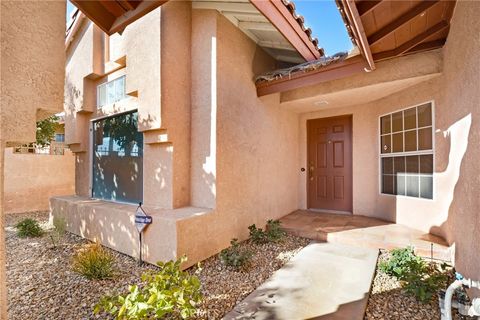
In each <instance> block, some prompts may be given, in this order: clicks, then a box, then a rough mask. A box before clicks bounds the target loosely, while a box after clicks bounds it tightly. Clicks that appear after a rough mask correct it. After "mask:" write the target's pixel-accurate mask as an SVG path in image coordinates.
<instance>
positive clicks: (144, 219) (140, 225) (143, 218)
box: [135, 202, 153, 265]
mask: <svg viewBox="0 0 480 320" xmlns="http://www.w3.org/2000/svg"><path fill="white" fill-rule="evenodd" d="M152 222H153V218H152V217H151V216H149V215H147V214H146V213H145V211H144V210H143V208H142V203H141V202H140V203H139V204H138V208H137V211H136V212H135V227H136V228H137V230H138V240H139V241H138V242H139V246H140V247H139V248H138V249H139V250H138V252H139V258H138V263H139V264H140V265H141V264H142V263H143V261H142V233H143V231H144V230H145V228H146V227H147V226H148V225H149V224H152Z"/></svg>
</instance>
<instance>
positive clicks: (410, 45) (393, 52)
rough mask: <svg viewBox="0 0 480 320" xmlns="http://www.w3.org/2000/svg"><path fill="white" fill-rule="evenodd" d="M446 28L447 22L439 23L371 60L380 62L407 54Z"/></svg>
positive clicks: (377, 54)
mask: <svg viewBox="0 0 480 320" xmlns="http://www.w3.org/2000/svg"><path fill="white" fill-rule="evenodd" d="M448 27H449V24H448V22H446V21H440V22H439V23H437V24H436V25H434V26H433V27H431V28H429V29H428V30H426V31H425V32H423V33H421V34H419V35H418V36H416V37H415V38H413V39H411V40H409V41H407V42H405V43H404V44H402V45H401V46H399V47H398V48H396V49H393V50H389V51H384V52H380V53H376V54H374V55H373V59H374V60H375V61H380V60H385V59H388V58H392V57H396V56H399V55H402V54H404V53H406V52H408V51H409V50H411V49H412V48H414V47H416V46H418V45H419V44H421V43H422V42H423V41H425V40H427V39H428V38H429V37H431V36H433V35H434V34H436V33H438V32H440V31H442V30H444V29H446V28H448Z"/></svg>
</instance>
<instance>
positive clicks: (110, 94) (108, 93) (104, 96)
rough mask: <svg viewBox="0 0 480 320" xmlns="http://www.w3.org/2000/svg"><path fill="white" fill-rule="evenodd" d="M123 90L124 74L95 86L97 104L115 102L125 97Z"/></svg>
mask: <svg viewBox="0 0 480 320" xmlns="http://www.w3.org/2000/svg"><path fill="white" fill-rule="evenodd" d="M125 92H126V90H125V76H121V77H119V78H117V79H115V80H112V81H110V82H106V83H103V84H101V85H99V86H98V87H97V106H98V107H102V106H104V105H106V104H112V103H116V102H118V101H120V100H122V99H125V98H126V97H127V95H126V93H125Z"/></svg>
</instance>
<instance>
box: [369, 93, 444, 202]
mask: <svg viewBox="0 0 480 320" xmlns="http://www.w3.org/2000/svg"><path fill="white" fill-rule="evenodd" d="M425 104H430V105H431V106H432V125H431V127H432V149H429V150H417V151H406V152H405V151H403V152H390V153H382V152H381V146H382V123H381V119H382V117H384V116H387V115H392V114H394V113H397V112H401V111H405V110H408V109H411V108H417V107H419V106H422V105H425ZM435 107H436V106H435V100H427V101H423V102H420V103H417V104H414V105H409V106H407V107H404V108H401V109H395V110H393V111H390V112H387V113H384V114H380V115H379V116H378V118H377V121H378V122H377V123H378V124H377V126H378V127H377V142H378V143H377V155H378V162H377V165H378V194H379V195H380V196H387V197H400V198H405V199H415V200H420V201H434V200H435V199H436V186H437V185H436V183H435V180H436V179H435V176H436V175H435V145H436V144H435V130H436V129H435ZM402 119H403V130H402V131H400V132H406V131H411V130H417V131H418V130H419V129H422V128H428V127H430V126H424V127H418V112H417V116H416V124H417V127H416V128H415V129H408V130H405V119H404V117H402ZM390 134H391V135H393V132H390ZM403 146H404V148H405V139H403ZM392 147H393V143H392V142H391V148H392ZM417 149H418V133H417ZM421 155H432V166H433V168H432V199H428V198H422V197H413V196H407V195H406V194H405V195H401V194H400V195H398V194H389V193H383V192H382V175H383V174H382V159H383V158H393V157H408V156H421ZM418 176H419V177H420V176H421V174H419V175H418ZM419 181H420V179H419Z"/></svg>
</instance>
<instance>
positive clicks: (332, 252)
mask: <svg viewBox="0 0 480 320" xmlns="http://www.w3.org/2000/svg"><path fill="white" fill-rule="evenodd" d="M377 257H378V250H376V249H370V248H358V247H352V246H347V245H342V244H334V243H312V244H310V245H308V246H307V247H305V248H304V249H302V250H301V251H300V252H299V253H298V254H297V255H296V256H295V257H294V258H293V259H292V260H291V261H289V262H288V263H287V264H286V265H285V266H284V267H283V268H281V269H280V270H278V271H276V272H275V273H274V274H273V275H272V277H271V278H270V279H269V280H267V282H265V283H264V284H262V285H261V286H260V287H258V288H257V290H255V291H254V292H252V293H251V294H250V295H249V296H248V297H247V298H246V299H245V300H244V301H242V302H241V303H239V304H238V305H237V306H236V307H235V308H234V309H233V310H232V311H231V312H230V313H228V314H227V315H226V316H225V318H224V319H285V320H295V319H348V320H355V319H359V320H360V319H363V316H364V313H365V308H366V305H367V301H368V294H369V291H370V286H371V283H372V280H373V275H374V272H375V267H376V262H377Z"/></svg>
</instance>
